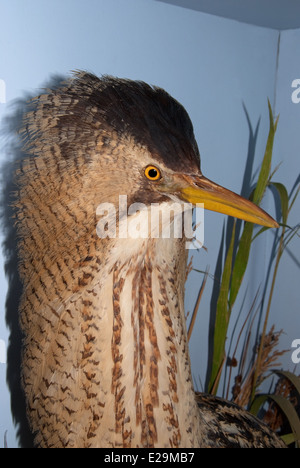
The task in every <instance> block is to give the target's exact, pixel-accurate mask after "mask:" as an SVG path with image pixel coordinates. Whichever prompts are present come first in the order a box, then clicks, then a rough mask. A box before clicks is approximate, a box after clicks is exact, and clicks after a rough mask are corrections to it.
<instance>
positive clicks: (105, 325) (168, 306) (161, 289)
mask: <svg viewBox="0 0 300 468" xmlns="http://www.w3.org/2000/svg"><path fill="white" fill-rule="evenodd" d="M23 136H24V140H25V143H24V145H25V146H24V148H25V150H26V153H27V155H26V157H24V159H23V161H22V163H21V167H20V170H19V171H18V174H17V184H18V186H19V191H18V194H17V202H16V207H17V214H16V217H17V230H18V239H19V240H18V250H19V257H20V264H19V271H20V277H21V280H22V282H23V293H22V298H21V304H20V320H21V326H22V330H23V333H24V346H23V361H22V362H23V364H22V381H23V385H24V389H25V395H26V401H27V412H28V418H29V421H30V425H31V428H32V431H33V433H34V434H35V442H36V445H37V446H40V447H132V448H133V447H239V446H241V447H281V446H283V444H282V443H281V441H280V440H279V439H278V438H277V436H275V434H273V433H272V432H271V431H270V430H269V429H268V428H267V427H266V426H264V425H263V424H262V423H260V422H259V421H258V420H257V419H255V418H254V417H252V416H251V415H250V414H248V413H247V412H246V411H244V410H243V409H240V408H238V407H236V406H234V405H232V404H230V403H227V402H225V401H223V400H220V399H217V398H214V397H209V396H202V397H201V396H200V397H198V399H196V396H195V392H194V389H193V383H192V376H191V368H190V358H189V351H188V342H187V333H186V324H185V314H184V283H185V277H186V262H187V252H188V251H187V249H186V248H185V241H186V240H185V238H184V236H182V237H181V238H175V236H173V238H172V237H170V238H163V237H162V236H160V237H157V238H155V237H153V236H150V235H149V236H148V237H147V236H146V237H145V238H126V237H125V236H123V237H120V236H119V237H118V236H111V237H110V236H107V237H104V238H100V237H99V235H98V234H97V229H96V226H97V222H98V221H99V219H98V217H97V207H98V205H99V204H101V203H110V204H113V205H114V206H115V207H116V210H118V203H119V195H120V194H125V195H127V197H128V205H130V204H133V203H135V202H142V203H144V204H145V205H146V207H147V209H150V206H151V205H153V204H156V205H155V206H159V207H160V208H161V209H162V210H164V209H165V208H166V207H168V205H169V204H170V203H173V202H174V201H178V202H182V201H184V202H190V203H192V204H196V203H204V206H205V208H207V209H209V210H214V211H219V212H222V213H227V214H228V215H232V216H235V217H239V218H242V219H244V220H247V221H251V222H255V223H258V224H262V225H265V226H269V227H276V226H277V223H276V222H275V221H274V220H273V219H272V218H271V217H270V216H269V215H268V214H266V213H265V212H264V211H262V210H261V209H260V208H259V207H257V206H256V205H254V204H252V203H251V202H249V201H247V200H245V199H243V198H241V197H240V196H238V195H236V194H234V193H232V192H230V191H228V190H226V189H224V188H222V187H221V186H219V185H217V184H215V183H214V182H211V181H210V180H208V179H206V178H205V177H204V176H203V175H202V173H201V171H200V156H199V151H198V148H197V144H196V141H195V138H194V133H193V127H192V124H191V121H190V119H189V117H188V114H187V112H186V111H185V109H184V108H183V107H182V106H181V105H180V104H179V103H178V102H177V101H176V100H175V99H173V98H172V97H171V96H169V94H167V93H166V92H165V91H164V90H162V89H160V88H157V87H152V86H149V85H147V84H146V83H143V82H137V81H131V80H126V79H117V78H113V77H109V76H104V77H102V78H100V79H99V78H97V77H96V76H94V75H92V74H89V73H85V72H76V73H75V75H74V76H73V77H72V78H70V79H69V80H68V81H66V82H64V83H62V84H61V85H60V86H58V87H56V88H55V89H52V90H47V91H46V92H45V94H42V95H40V96H38V97H37V98H35V99H34V100H33V101H32V102H31V103H30V104H29V109H28V112H27V113H26V116H25V118H24V127H23ZM129 217H130V216H129ZM174 219H175V218H173V220H174ZM118 222H119V224H120V223H122V219H121V220H119V221H118ZM117 227H119V228H120V226H117Z"/></svg>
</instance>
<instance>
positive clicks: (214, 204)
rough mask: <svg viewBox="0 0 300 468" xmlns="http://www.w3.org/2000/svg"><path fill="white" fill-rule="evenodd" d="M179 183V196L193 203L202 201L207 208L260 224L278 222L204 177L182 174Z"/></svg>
mask: <svg viewBox="0 0 300 468" xmlns="http://www.w3.org/2000/svg"><path fill="white" fill-rule="evenodd" d="M179 185H180V187H179V193H178V192H177V193H178V195H179V197H180V198H182V199H183V200H185V201H188V202H189V203H192V204H193V205H196V204H197V203H203V204H204V208H205V209H207V210H211V211H217V212H219V213H224V214H227V215H229V216H234V217H236V218H240V219H243V220H245V221H250V222H251V223H256V224H261V225H262V226H267V227H272V228H273V227H276V228H277V227H278V223H277V222H276V221H275V220H274V219H273V218H272V217H271V216H269V215H268V214H267V213H266V212H265V211H263V210H262V209H261V208H259V207H258V206H257V205H255V204H254V203H252V202H250V201H249V200H246V199H245V198H243V197H241V196H240V195H237V194H236V193H234V192H231V191H230V190H227V189H225V188H224V187H222V186H221V185H218V184H215V183H214V182H212V181H211V180H209V179H206V177H203V176H198V175H187V174H184V176H183V177H182V178H181V181H180V184H179Z"/></svg>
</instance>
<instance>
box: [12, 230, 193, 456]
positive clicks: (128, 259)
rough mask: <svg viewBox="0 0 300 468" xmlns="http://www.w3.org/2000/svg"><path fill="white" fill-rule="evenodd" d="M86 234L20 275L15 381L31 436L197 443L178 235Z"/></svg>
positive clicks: (48, 440)
mask: <svg viewBox="0 0 300 468" xmlns="http://www.w3.org/2000/svg"><path fill="white" fill-rule="evenodd" d="M98 240H99V239H98ZM88 241H89V242H88V243H87V244H86V245H87V246H88V247H89V248H88V251H86V252H85V253H84V254H83V252H81V251H79V250H78V252H77V250H76V249H75V250H74V249H73V250H70V249H69V250H70V255H69V259H68V257H67V255H66V251H64V255H61V256H58V255H57V256H56V261H55V262H54V261H53V260H52V259H51V258H50V257H49V261H48V262H47V264H46V261H45V260H43V262H41V263H39V264H37V266H36V271H39V275H32V276H31V277H29V276H27V282H28V284H27V287H26V288H25V291H26V293H25V295H24V297H23V305H22V306H21V311H22V312H21V319H22V324H23V329H24V331H25V332H26V341H25V348H24V361H23V362H24V363H25V365H24V366H23V381H24V386H25V389H26V396H27V401H28V411H29V412H30V413H31V422H32V427H33V430H34V431H35V432H36V433H37V434H38V435H37V439H36V441H37V443H39V444H40V445H42V446H44V445H45V446H70V447H197V446H199V443H200V441H201V433H200V432H201V431H200V429H201V428H200V421H199V417H200V416H199V412H198V408H197V405H196V402H195V396H194V391H193V385H192V378H191V369H190V359H189V352H188V342H187V334H186V325H185V316H184V306H183V299H184V284H185V271H186V251H185V248H184V240H183V239H173V240H172V239H133V240H128V239H115V240H110V241H109V243H110V244H109V245H105V242H104V241H103V244H101V245H100V247H99V245H98V242H97V240H96V239H95V243H93V242H91V239H90V238H89V239H88ZM55 245H56V244H55ZM57 245H58V243H57ZM81 246H82V248H84V243H81ZM92 246H94V247H93V248H92ZM48 252H49V255H50V254H51V255H53V252H51V251H50V250H47V251H46V255H47V254H48ZM77 254H79V256H80V258H81V260H76V256H77ZM72 259H73V260H72ZM50 264H51V265H52V267H51V268H49V267H47V265H50ZM55 268H56V270H55ZM37 362H38V363H39V365H38V366H37V365H36V363H37ZM49 415H51V419H49ZM55 421H56V422H55ZM57 421H61V424H59V425H58V422H57ZM58 427H59V431H58Z"/></svg>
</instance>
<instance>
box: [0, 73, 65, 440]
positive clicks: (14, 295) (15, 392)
mask: <svg viewBox="0 0 300 468" xmlns="http://www.w3.org/2000/svg"><path fill="white" fill-rule="evenodd" d="M64 80H65V77H62V76H53V77H52V78H51V79H50V80H49V81H48V82H47V84H46V86H45V87H49V88H50V87H51V88H52V89H53V88H55V87H56V86H58V84H59V83H61V82H62V81H64ZM36 94H37V93H35V94H31V95H29V94H27V95H25V96H24V98H22V99H18V100H16V101H14V102H13V103H12V104H11V111H10V114H9V115H8V116H6V117H5V118H4V121H3V122H2V130H1V137H3V139H4V141H5V144H4V148H3V151H4V154H5V162H4V164H3V165H2V167H1V185H2V187H3V192H2V194H1V206H0V212H1V228H2V232H3V233H4V242H3V245H2V248H3V252H4V257H5V274H6V276H7V279H8V292H7V297H6V305H5V306H6V323H7V326H8V328H9V331H10V337H9V344H8V348H7V376H6V378H7V384H8V388H9V391H10V394H11V412H12V416H13V420H14V423H15V424H16V427H17V437H18V441H19V444H20V447H22V448H32V447H33V446H34V443H33V440H34V437H33V434H32V433H31V430H30V427H29V424H28V421H27V417H26V404H25V396H24V392H23V389H22V385H21V353H22V331H21V329H20V326H19V317H18V308H19V303H20V300H21V295H22V284H21V282H20V279H19V275H18V254H17V237H16V229H15V226H14V207H13V203H14V197H15V195H14V194H15V192H16V191H17V190H18V187H17V186H16V184H15V182H14V174H15V172H16V170H17V168H18V166H19V162H20V160H22V159H24V158H26V154H25V153H24V152H23V151H22V148H21V141H20V138H19V136H18V133H19V131H20V129H21V127H22V119H23V115H24V112H25V109H26V107H27V104H28V101H29V100H30V99H32V98H33V97H35V95H36ZM27 110H28V109H27Z"/></svg>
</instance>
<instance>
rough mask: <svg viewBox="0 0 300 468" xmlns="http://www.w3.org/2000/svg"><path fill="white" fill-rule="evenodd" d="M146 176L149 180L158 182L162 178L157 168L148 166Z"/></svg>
mask: <svg viewBox="0 0 300 468" xmlns="http://www.w3.org/2000/svg"><path fill="white" fill-rule="evenodd" d="M145 176H146V177H147V179H149V180H158V179H160V178H161V173H160V170H159V169H158V168H157V167H155V166H147V167H146V169H145Z"/></svg>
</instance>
